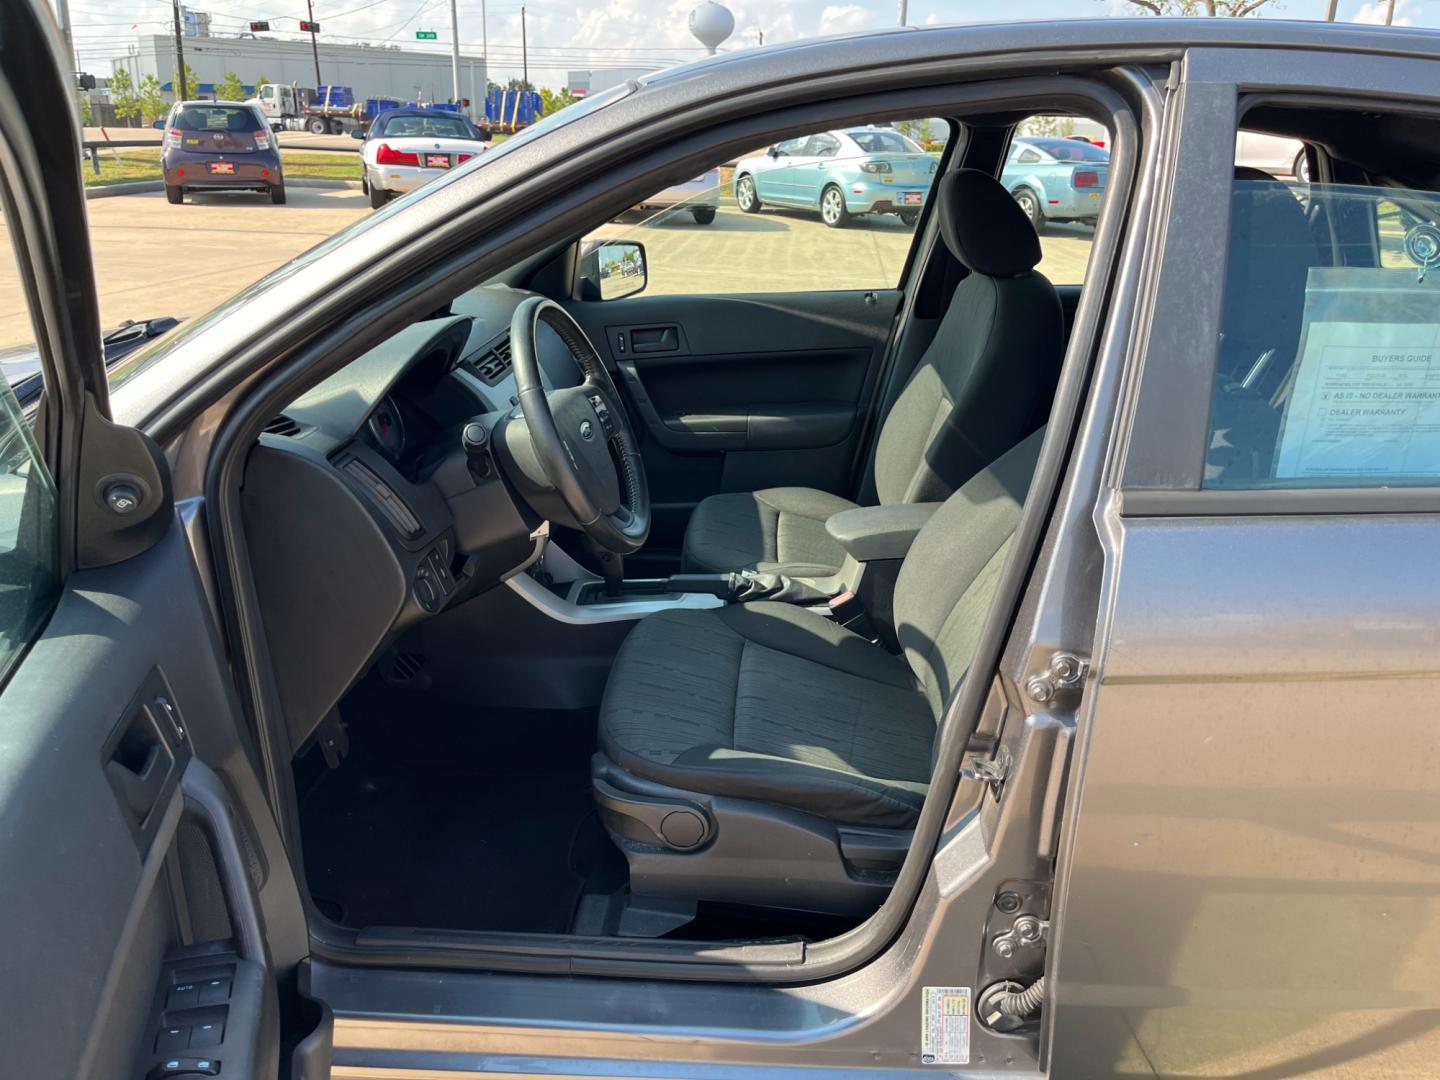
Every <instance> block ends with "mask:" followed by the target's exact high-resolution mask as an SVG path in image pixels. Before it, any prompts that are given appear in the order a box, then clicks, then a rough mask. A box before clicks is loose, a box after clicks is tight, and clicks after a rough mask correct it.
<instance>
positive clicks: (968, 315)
mask: <svg viewBox="0 0 1440 1080" xmlns="http://www.w3.org/2000/svg"><path fill="white" fill-rule="evenodd" d="M935 198H936V206H937V211H938V213H939V215H940V235H941V237H942V238H943V239H944V242H945V246H946V247H947V248H948V249H949V251H950V253H951V254H952V255H953V256H954V257H955V258H956V259H958V260H959V261H960V262H961V263H962V264H963V265H964V266H965V267H966V269H967V270H968V271H969V272H968V274H967V275H966V276H965V278H964V279H963V280H962V281H961V282H960V284H959V286H958V287H957V288H956V290H955V294H954V295H953V296H952V297H951V300H950V306H949V307H948V308H947V309H946V312H945V316H944V319H943V320H942V321H941V324H940V327H939V329H938V330H937V331H936V334H935V338H934V340H933V341H932V342H931V343H930V346H929V347H928V348H927V349H926V350H925V353H924V354H923V355H922V356H921V358H920V360H919V362H918V363H917V364H916V365H915V370H914V371H913V372H912V373H911V374H910V377H909V379H908V380H907V381H906V383H905V386H904V388H903V389H902V390H901V391H900V394H899V396H898V397H897V398H896V400H895V404H894V405H893V406H892V407H891V409H890V412H889V414H888V415H887V416H886V417H885V422H884V423H883V424H882V425H881V428H880V434H879V438H878V441H877V443H876V446H875V493H876V496H877V498H878V500H879V502H880V503H881V504H882V505H884V504H889V503H900V504H904V503H917V502H940V501H941V500H943V499H945V498H946V497H947V496H948V495H950V493H951V492H953V491H955V490H957V489H958V488H959V487H960V485H961V484H963V483H964V482H965V481H966V480H968V479H969V478H970V477H972V476H974V475H975V473H976V472H978V471H979V470H980V469H982V468H984V467H985V466H986V465H988V464H989V463H990V462H992V461H994V460H995V459H996V458H998V457H999V456H1000V455H1001V454H1003V453H1004V452H1005V451H1006V450H1008V449H1010V447H1012V446H1014V445H1015V444H1016V443H1017V442H1019V441H1020V440H1021V439H1022V438H1024V437H1025V436H1026V435H1027V434H1029V433H1030V432H1032V431H1034V430H1035V428H1036V427H1037V426H1038V425H1040V424H1041V423H1043V422H1044V419H1045V416H1046V414H1047V413H1048V412H1049V408H1050V401H1051V399H1052V398H1053V397H1054V393H1055V383H1056V379H1057V378H1058V377H1059V372H1060V359H1061V354H1062V351H1063V349H1064V317H1063V315H1062V313H1061V309H1060V300H1059V297H1058V296H1057V295H1056V292H1055V288H1054V286H1053V285H1051V284H1050V282H1049V281H1048V280H1047V279H1046V278H1045V276H1044V275H1043V274H1041V273H1039V272H1038V271H1036V270H1035V266H1036V264H1037V263H1039V262H1040V256H1041V252H1040V240H1039V237H1038V236H1036V234H1035V229H1034V227H1033V226H1032V225H1031V224H1030V221H1029V219H1028V218H1027V217H1026V216H1025V214H1024V213H1023V212H1022V211H1021V210H1020V208H1019V207H1018V206H1017V205H1016V204H1015V200H1014V199H1012V198H1011V197H1010V194H1009V192H1007V191H1006V190H1005V188H1004V187H1002V186H1001V185H1000V183H999V182H998V181H997V180H996V179H995V178H994V177H993V176H990V175H988V174H986V173H983V172H979V171H977V170H974V169H962V170H960V171H958V172H953V173H948V174H946V175H945V176H944V177H942V178H941V179H940V182H939V183H938V184H937V185H936V193H935ZM854 506H855V503H853V502H851V501H849V500H848V499H844V498H841V497H840V496H838V495H831V494H828V493H826V492H823V491H817V490H814V489H812V488H799V487H782V488H766V489H762V490H759V491H754V492H748V491H747V492H735V493H726V494H721V495H712V496H710V497H709V498H707V499H704V500H702V501H701V502H700V504H699V505H698V506H697V507H696V508H695V512H694V514H693V515H692V516H691V519H690V524H689V527H688V528H687V529H686V533H685V543H684V552H683V554H684V561H685V567H686V569H688V570H693V571H711V572H720V573H724V572H726V571H730V570H745V569H751V570H760V571H771V572H776V573H783V574H789V575H791V576H799V577H824V576H826V575H829V574H833V573H835V572H836V571H837V570H839V568H840V564H841V562H842V561H843V558H844V552H843V550H842V549H841V548H840V545H839V544H837V543H836V542H835V541H834V540H832V539H831V538H830V536H829V534H828V533H827V532H826V531H825V520H826V519H827V518H829V517H830V516H831V515H832V514H836V513H839V512H840V511H841V510H848V509H852V508H853V507H854Z"/></svg>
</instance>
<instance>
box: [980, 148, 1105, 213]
mask: <svg viewBox="0 0 1440 1080" xmlns="http://www.w3.org/2000/svg"><path fill="white" fill-rule="evenodd" d="M1109 171H1110V151H1108V150H1106V149H1105V148H1104V147H1103V146H1096V145H1095V144H1093V143H1089V142H1086V141H1085V140H1084V139H1070V138H1066V137H1064V136H1059V135H1056V136H1037V135H1020V136H1017V137H1016V138H1015V140H1014V141H1013V142H1012V143H1011V144H1010V152H1009V153H1008V154H1007V155H1006V156H1005V167H1004V168H1003V169H1002V170H1001V171H1000V182H1001V183H1002V184H1004V185H1005V187H1006V188H1007V189H1008V190H1009V192H1010V194H1011V195H1013V196H1014V197H1015V201H1016V202H1017V203H1019V204H1020V209H1022V210H1024V211H1025V215H1026V216H1027V217H1028V218H1029V219H1030V223H1031V224H1032V225H1034V226H1035V231H1036V232H1039V231H1040V230H1041V229H1043V228H1044V227H1045V223H1046V222H1047V221H1083V222H1086V223H1088V224H1092V225H1093V224H1094V223H1095V219H1096V218H1097V217H1099V216H1100V204H1101V203H1103V202H1104V201H1105V180H1106V177H1107V175H1108V173H1109Z"/></svg>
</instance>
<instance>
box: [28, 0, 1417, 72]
mask: <svg viewBox="0 0 1440 1080" xmlns="http://www.w3.org/2000/svg"><path fill="white" fill-rule="evenodd" d="M54 2H55V0H51V3H52V4H53V3H54ZM311 3H312V4H313V10H314V17H315V20H316V21H317V22H319V23H320V26H321V31H322V32H321V35H320V39H321V40H322V41H324V40H334V41H337V42H346V43H359V42H362V41H369V42H371V43H374V44H380V43H389V44H403V45H404V46H405V47H407V48H417V49H431V50H434V51H438V52H444V53H448V52H449V49H450V0H311ZM694 4H695V0H526V2H525V8H526V19H525V21H526V30H527V40H528V43H529V57H530V63H529V70H530V78H531V81H532V82H533V83H535V84H536V85H538V86H542V87H546V86H549V87H554V88H559V87H561V86H563V85H564V81H565V72H566V71H568V70H571V69H580V68H601V67H624V66H632V65H633V66H640V65H654V66H668V65H670V64H674V63H680V62H683V61H685V60H691V59H695V58H697V57H700V56H703V55H704V54H705V50H704V48H703V47H702V46H700V45H699V43H698V42H696V41H695V39H694V38H693V37H691V36H690V33H689V30H688V29H687V27H686V19H687V16H688V14H689V12H690V9H691V8H692V7H693V6H694ZM189 6H191V7H192V8H194V9H195V10H199V11H208V12H209V13H210V14H211V16H212V21H211V26H212V31H213V32H214V33H217V34H220V33H223V34H231V33H236V32H239V31H241V30H243V29H245V28H246V24H247V23H248V22H249V21H250V20H252V19H266V20H269V22H270V23H271V26H272V29H273V30H274V31H275V33H274V34H273V36H276V37H289V36H297V37H298V36H300V35H299V25H298V23H299V20H300V19H302V18H306V17H307V15H306V0H196V2H195V3H193V4H192V5H189ZM456 6H457V10H458V13H459V21H460V42H461V47H462V50H463V51H464V52H465V53H467V54H472V53H473V54H475V55H481V54H482V53H487V54H488V56H489V59H490V77H491V79H492V80H495V81H497V82H504V81H505V80H506V79H508V78H510V77H511V76H518V75H519V74H520V40H521V38H520V34H521V30H520V8H521V0H483V2H482V0H456ZM726 6H727V7H729V8H730V10H731V12H732V13H733V14H734V16H735V33H734V34H733V35H732V36H731V38H730V39H729V40H728V41H727V42H726V43H725V44H724V45H722V46H721V51H729V50H732V49H740V48H751V47H754V46H755V45H757V44H758V43H759V42H760V39H761V36H762V35H763V37H764V42H765V44H767V45H768V44H775V43H779V42H784V41H793V40H796V39H797V38H806V37H815V36H818V35H822V34H839V33H848V32H851V31H857V30H871V29H880V28H885V27H891V26H895V25H897V23H898V21H899V18H898V7H897V3H896V2H895V0H732V2H729V3H727V4H726ZM1325 6H1326V0H1273V2H1272V3H1271V4H1270V5H1269V6H1268V7H1267V8H1266V9H1265V13H1266V15H1267V16H1269V17H1273V18H1287V19H1323V18H1324V17H1325ZM1385 6H1386V5H1385V2H1384V0H1339V7H1338V18H1339V19H1342V20H1346V21H1351V22H1372V23H1383V22H1384V20H1385ZM482 10H483V11H484V19H483V22H482ZM170 12H171V2H170V0H71V2H70V17H71V20H72V22H73V24H74V27H75V31H74V33H75V43H76V49H77V52H78V53H79V57H80V64H81V67H82V69H84V70H91V71H94V72H95V73H96V74H99V75H102V76H103V75H108V74H109V72H110V62H109V61H110V59H111V58H113V57H116V56H123V55H124V54H125V52H126V47H127V45H128V44H129V43H131V42H133V41H134V40H135V37H136V35H137V34H158V33H168V32H169V31H170ZM1002 12H1003V18H1004V19H1006V20H1024V19H1073V18H1103V17H1106V16H1108V15H1119V14H1130V13H1135V14H1141V12H1140V9H1138V8H1135V7H1133V6H1132V5H1131V4H1130V3H1128V2H1127V0H1008V2H1007V3H1005V4H1004V5H993V4H984V5H982V4H980V3H977V2H975V0H910V6H909V18H908V21H909V23H910V24H911V25H914V26H925V25H934V24H943V23H964V22H987V21H995V20H996V19H997V18H998V17H1000V15H999V13H1002ZM1395 23H1396V24H1397V25H1403V26H1428V27H1440V0H1396V6H1395ZM417 30H434V31H436V32H437V34H438V39H439V40H438V43H429V44H426V43H420V42H417V41H416V39H415V31H417Z"/></svg>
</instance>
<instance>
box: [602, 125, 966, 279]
mask: <svg viewBox="0 0 1440 1080" xmlns="http://www.w3.org/2000/svg"><path fill="white" fill-rule="evenodd" d="M949 138H950V125H949V123H948V122H947V121H944V120H932V119H917V120H906V121H899V122H895V123H890V124H884V125H880V124H876V125H865V126H860V127H847V128H843V129H839V130H836V131H817V132H811V133H808V134H806V135H804V136H801V137H797V138H793V139H786V140H783V141H781V142H778V143H775V144H773V145H771V146H768V147H759V148H757V149H756V150H754V151H752V152H750V153H747V154H742V155H740V156H739V157H738V158H736V159H734V160H731V161H724V162H720V163H718V164H717V165H716V166H715V167H714V168H711V169H709V170H707V171H705V172H703V173H701V174H699V175H698V176H696V177H694V178H693V179H691V180H687V181H683V182H681V183H677V184H674V185H672V186H670V187H668V188H666V189H665V190H663V191H658V192H656V193H655V194H654V195H652V196H651V197H650V198H648V199H646V200H645V201H644V202H642V203H640V204H639V205H638V206H636V207H634V208H633V209H632V210H630V211H629V212H627V213H626V214H624V215H622V216H621V217H620V218H618V219H616V220H615V221H612V222H608V223H606V224H605V225H604V226H602V227H601V228H599V229H596V230H595V231H593V232H592V233H591V234H590V235H589V236H587V237H586V238H585V242H584V243H585V247H586V249H587V251H592V252H597V258H596V259H587V260H582V280H581V295H582V296H584V297H587V298H589V299H592V300H595V301H597V302H599V301H607V302H608V301H616V302H623V301H624V300H625V299H626V298H627V297H629V296H634V295H637V294H641V293H643V295H646V296H665V295H687V296H689V295H705V296H726V295H737V294H750V295H754V294H765V293H788V292H831V291H842V290H865V289H893V288H895V287H896V286H898V285H899V284H900V276H901V274H902V273H903V271H904V269H905V263H906V260H907V259H908V257H909V254H910V249H911V246H912V244H913V243H914V240H915V226H916V224H917V223H918V222H919V220H920V215H921V213H922V212H923V211H924V209H925V206H926V204H927V203H928V202H929V200H930V191H931V188H932V187H933V186H934V183H935V178H936V176H937V175H938V172H939V166H940V159H941V156H942V154H943V153H944V151H945V147H946V144H947V142H948V141H949ZM601 241H604V242H605V246H604V247H603V248H600V247H598V246H597V245H598V243H599V242H601ZM616 241H619V242H622V243H628V244H629V245H630V246H629V247H628V248H624V247H622V246H621V244H617V243H615V242H616ZM637 243H638V244H640V245H642V246H643V248H644V251H643V256H642V255H641V254H640V253H639V252H638V251H636V250H635V249H634V244H637ZM642 268H643V272H642ZM592 276H593V278H594V280H591V277H592Z"/></svg>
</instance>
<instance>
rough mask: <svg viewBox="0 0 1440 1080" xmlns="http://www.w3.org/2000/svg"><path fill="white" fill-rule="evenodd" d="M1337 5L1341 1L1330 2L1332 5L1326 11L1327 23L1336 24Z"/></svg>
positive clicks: (1332, 0)
mask: <svg viewBox="0 0 1440 1080" xmlns="http://www.w3.org/2000/svg"><path fill="white" fill-rule="evenodd" d="M1337 3H1339V0H1330V5H1329V6H1328V7H1327V8H1326V9H1325V21H1326V22H1334V21H1335V5H1336V4H1337Z"/></svg>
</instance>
